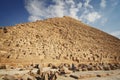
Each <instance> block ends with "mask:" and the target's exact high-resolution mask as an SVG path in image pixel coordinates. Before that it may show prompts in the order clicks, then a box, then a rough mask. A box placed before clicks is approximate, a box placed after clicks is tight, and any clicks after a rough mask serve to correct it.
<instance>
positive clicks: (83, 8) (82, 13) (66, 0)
mask: <svg viewBox="0 0 120 80" xmlns="http://www.w3.org/2000/svg"><path fill="white" fill-rule="evenodd" d="M46 1H47V0H25V4H26V5H25V8H26V9H27V11H28V13H29V14H30V16H29V18H28V19H29V21H35V20H38V19H45V18H50V17H56V16H57V17H62V16H65V15H67V16H71V17H73V18H76V19H81V20H83V21H87V22H94V21H96V20H97V19H99V18H101V15H100V14H99V13H98V12H96V11H94V9H93V6H92V5H91V4H90V1H91V0H85V2H84V3H82V2H80V1H79V2H75V0H51V1H52V2H53V4H47V3H46Z"/></svg>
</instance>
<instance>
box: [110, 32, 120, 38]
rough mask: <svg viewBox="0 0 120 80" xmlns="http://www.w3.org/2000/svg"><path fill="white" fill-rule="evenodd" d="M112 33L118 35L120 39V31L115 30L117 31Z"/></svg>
mask: <svg viewBox="0 0 120 80" xmlns="http://www.w3.org/2000/svg"><path fill="white" fill-rule="evenodd" d="M110 34H111V35H113V36H116V37H118V38H119V39H120V31H115V32H112V33H110Z"/></svg>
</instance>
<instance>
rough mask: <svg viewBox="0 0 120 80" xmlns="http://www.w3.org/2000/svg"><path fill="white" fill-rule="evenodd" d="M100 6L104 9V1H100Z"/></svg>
mask: <svg viewBox="0 0 120 80" xmlns="http://www.w3.org/2000/svg"><path fill="white" fill-rule="evenodd" d="M100 6H101V7H102V8H105V7H106V0H101V3H100Z"/></svg>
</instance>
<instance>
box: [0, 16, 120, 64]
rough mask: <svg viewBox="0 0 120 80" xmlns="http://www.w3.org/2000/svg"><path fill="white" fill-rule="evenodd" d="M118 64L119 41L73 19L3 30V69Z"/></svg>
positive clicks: (0, 49) (0, 39)
mask: <svg viewBox="0 0 120 80" xmlns="http://www.w3.org/2000/svg"><path fill="white" fill-rule="evenodd" d="M49 63H52V64H54V65H59V64H61V63H69V64H72V63H74V64H78V65H79V64H94V65H95V64H96V65H98V64H105V63H107V64H109V63H110V64H112V63H113V64H114V63H115V64H119V63H120V39H118V38H116V37H114V36H111V35H109V34H107V33H105V32H103V31H100V30H98V29H95V28H93V27H90V26H89V25H86V24H84V23H82V22H81V21H78V20H75V19H73V18H70V17H66V16H65V17H63V18H57V17H56V18H50V19H46V20H38V21H36V22H29V23H24V24H18V25H15V26H11V27H6V28H1V29H0V65H3V64H5V65H6V64H8V65H13V66H21V65H27V64H44V66H46V65H48V64H49Z"/></svg>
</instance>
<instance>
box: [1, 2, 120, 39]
mask: <svg viewBox="0 0 120 80" xmlns="http://www.w3.org/2000/svg"><path fill="white" fill-rule="evenodd" d="M62 16H71V17H73V18H76V19H78V20H80V21H82V22H84V23H86V24H89V25H91V26H93V27H95V28H98V29H100V30H102V31H105V32H107V33H109V34H112V35H114V36H116V37H118V38H120V0H0V26H11V25H15V24H18V23H25V22H32V21H36V20H38V19H39V20H41V19H46V18H52V17H62Z"/></svg>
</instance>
